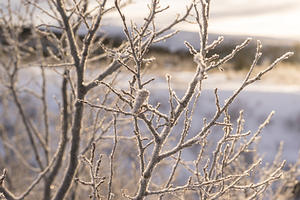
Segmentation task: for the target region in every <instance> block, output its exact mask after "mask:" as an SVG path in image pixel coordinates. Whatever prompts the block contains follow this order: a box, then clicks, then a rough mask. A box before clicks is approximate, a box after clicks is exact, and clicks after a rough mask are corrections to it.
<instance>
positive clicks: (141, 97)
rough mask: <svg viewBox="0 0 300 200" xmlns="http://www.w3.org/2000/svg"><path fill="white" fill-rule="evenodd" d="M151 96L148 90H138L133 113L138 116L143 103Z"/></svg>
mask: <svg viewBox="0 0 300 200" xmlns="http://www.w3.org/2000/svg"><path fill="white" fill-rule="evenodd" d="M149 94H150V92H149V91H148V90H146V89H141V90H138V92H137V94H136V98H135V102H134V105H133V109H132V112H133V113H135V114H137V113H138V112H139V110H140V108H141V107H142V105H143V103H145V102H146V101H148V97H149Z"/></svg>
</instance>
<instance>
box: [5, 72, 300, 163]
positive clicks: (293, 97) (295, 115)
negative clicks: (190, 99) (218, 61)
mask: <svg viewBox="0 0 300 200" xmlns="http://www.w3.org/2000/svg"><path fill="white" fill-rule="evenodd" d="M47 74H48V75H47V76H48V78H49V80H48V89H47V90H48V92H49V93H48V95H47V98H48V100H47V101H48V102H49V109H51V110H52V111H54V112H57V100H55V99H58V100H59V99H60V86H59V84H60V82H61V81H60V76H59V75H57V73H56V72H53V71H52V70H50V71H48V72H47ZM171 74H172V86H173V88H174V90H175V91H176V92H177V93H178V96H179V97H180V96H182V95H183V94H184V91H185V89H186V88H187V86H188V81H189V80H191V79H192V77H193V73H192V72H173V73H171ZM22 75H23V76H22V77H23V78H22V81H21V82H22V83H20V84H21V85H23V84H24V83H26V84H27V85H28V86H30V88H32V89H33V90H36V91H39V88H37V87H38V83H39V82H40V80H39V79H40V72H39V70H35V69H34V68H28V70H23V72H22ZM153 76H154V77H156V79H155V81H154V82H153V83H152V85H151V86H149V88H148V89H149V90H150V91H151V95H150V101H149V102H150V103H151V104H153V105H156V103H157V102H161V104H162V106H161V109H162V111H163V112H165V113H168V90H167V84H166V81H165V78H164V76H163V75H162V74H160V75H154V74H152V75H149V76H147V78H149V77H153ZM126 77H127V78H128V76H127V75H125V76H124V77H123V78H121V79H120V80H121V81H119V84H118V85H120V86H121V87H124V86H125V85H127V84H128V82H127V80H128V79H127V78H126ZM122 80H124V82H123V81H122ZM240 83H241V80H238V79H236V80H234V81H232V80H231V81H229V80H228V79H226V78H224V76H221V75H219V74H210V75H209V78H208V79H207V80H206V81H204V84H203V91H202V93H201V96H200V100H199V103H198V104H197V107H196V111H195V113H194V117H193V123H192V129H191V131H192V133H191V134H194V133H196V132H197V131H199V130H200V129H201V125H202V119H203V118H204V117H205V118H207V120H209V119H211V118H212V116H213V115H214V113H215V98H214V92H213V91H214V88H216V87H217V88H218V89H219V95H220V100H221V104H222V103H223V102H224V100H225V99H226V98H228V97H229V96H231V95H232V93H233V92H234V90H235V89H237V88H238V87H239V84H240ZM299 99H300V88H299V87H296V86H293V87H290V86H284V85H282V86H280V87H277V86H276V85H266V84H264V83H257V84H254V85H252V86H250V87H249V88H247V89H246V90H245V91H243V92H242V93H241V94H240V95H239V97H238V98H237V99H236V100H235V101H234V103H233V104H232V106H231V107H230V109H229V111H230V114H231V117H232V120H233V121H235V120H236V119H237V117H238V114H239V111H240V110H242V109H243V110H244V116H245V121H246V123H245V129H244V130H245V132H246V131H248V130H251V131H252V132H255V131H256V130H257V128H258V127H259V125H260V124H261V123H262V122H263V121H264V120H265V119H266V117H267V116H268V114H269V113H270V112H272V111H273V110H274V111H275V115H274V117H273V118H272V120H271V123H270V124H269V125H268V126H267V127H266V128H265V129H264V130H263V134H262V138H261V143H260V146H259V151H260V153H262V154H264V156H265V158H266V160H267V161H271V160H272V159H273V156H274V155H275V153H276V152H277V150H278V146H279V143H280V141H283V142H284V144H285V145H284V152H283V158H284V159H287V160H288V161H289V162H293V161H295V160H296V159H297V157H298V151H299V150H300V143H299V140H300V106H299ZM30 105H31V106H34V105H33V104H32V103H30ZM0 110H1V109H0ZM220 121H221V119H220ZM179 128H180V127H179ZM220 135H221V133H213V135H212V138H219V137H220Z"/></svg>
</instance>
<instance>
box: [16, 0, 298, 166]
mask: <svg viewBox="0 0 300 200" xmlns="http://www.w3.org/2000/svg"><path fill="white" fill-rule="evenodd" d="M147 2H149V0H147V1H145V0H132V1H131V4H129V5H128V6H126V7H124V8H123V13H124V14H125V16H126V22H127V24H128V25H130V23H131V22H134V23H136V24H137V25H139V24H141V23H143V21H144V18H145V17H146V16H147V11H148V8H147ZM109 3H113V1H109ZM189 3H190V1H189V0H161V8H164V7H166V6H169V8H168V9H167V10H166V11H165V12H162V13H161V14H160V15H159V16H158V17H157V18H156V19H155V22H156V28H157V29H159V28H163V27H164V26H166V25H167V24H169V23H170V22H172V20H174V19H175V17H176V15H177V14H182V13H184V12H185V9H186V5H188V4H189ZM11 4H12V7H13V8H14V9H15V10H16V11H17V10H18V9H19V7H20V1H19V0H12V1H11ZM39 5H40V6H41V7H43V8H45V9H48V5H47V4H46V3H45V2H43V1H41V2H40V4H39ZM93 6H95V4H91V5H90V9H92V8H93ZM210 11H211V12H210V21H209V39H208V40H209V43H210V42H212V41H213V40H215V39H216V38H218V36H224V42H223V43H222V44H221V46H220V47H219V48H217V49H216V52H212V53H219V54H220V55H221V56H225V55H227V54H228V53H230V52H231V51H232V49H233V48H234V47H235V46H236V45H237V44H240V43H241V42H242V41H244V40H245V39H246V38H247V37H252V38H253V40H252V42H251V43H250V45H249V46H248V47H246V48H245V49H244V50H242V51H241V52H240V53H238V55H237V56H236V57H235V58H234V59H232V61H231V62H230V63H229V64H226V65H225V66H223V67H224V69H225V71H224V72H219V71H217V70H216V71H214V72H212V73H211V74H209V78H208V80H207V81H206V82H205V83H204V86H203V87H204V89H205V90H204V93H203V94H204V95H202V97H201V98H203V100H202V101H203V102H205V106H202V107H201V108H202V109H201V111H199V112H197V113H196V114H197V117H196V118H195V121H197V120H201V118H202V117H209V116H211V113H214V109H215V107H214V100H213V99H214V94H213V89H214V88H219V90H220V96H221V99H223V100H224V99H226V98H227V97H229V96H230V95H231V94H232V92H233V91H234V90H235V89H237V88H238V86H239V85H240V83H241V81H242V80H243V77H244V76H245V74H246V73H247V69H249V67H250V65H251V62H252V60H253V58H254V54H255V50H256V40H257V39H259V40H261V41H262V44H263V57H262V59H261V60H260V62H259V66H258V67H257V69H256V70H255V72H258V71H260V70H262V69H264V68H265V67H266V66H267V65H268V64H270V63H272V61H274V60H275V59H276V58H277V57H279V56H281V55H282V54H283V53H285V52H287V51H294V52H295V55H294V56H293V57H292V58H290V59H289V60H288V61H286V62H284V63H282V64H280V66H278V67H277V68H276V69H275V70H274V71H272V72H271V73H270V74H269V75H267V76H266V77H265V78H264V79H263V80H262V81H260V82H259V83H256V84H254V85H252V86H251V87H249V88H247V89H246V91H244V92H243V93H242V95H241V96H240V97H239V98H238V99H237V101H235V103H234V104H233V105H232V107H231V108H230V112H231V114H232V115H233V116H236V115H237V113H239V110H240V109H244V110H245V118H246V128H247V129H249V130H252V131H255V130H256V129H257V128H258V126H259V124H260V123H262V121H263V120H264V119H265V118H266V117H267V115H268V114H269V113H270V112H271V111H272V110H275V111H276V114H275V116H274V118H273V119H272V122H271V124H270V125H268V128H267V129H265V130H264V134H263V137H262V142H261V145H260V151H261V152H262V153H263V154H266V158H267V160H271V159H272V157H273V156H274V154H275V152H276V151H277V150H278V147H279V143H280V141H284V142H285V145H284V154H283V157H284V159H287V160H288V161H290V162H293V161H295V160H296V159H297V157H298V151H299V149H300V143H299V139H300V105H299V100H300V69H299V66H300V56H299V55H300V1H299V0H272V1H270V0H212V1H211V7H210ZM34 19H35V20H36V21H34V23H35V24H36V25H38V24H40V23H52V21H51V19H49V17H47V15H45V14H43V13H42V12H41V11H40V10H38V9H37V10H36V16H35V17H34ZM191 19H192V17H191ZM16 23H18V21H17V19H16ZM176 29H178V30H180V32H179V33H178V34H176V35H175V36H174V37H172V38H170V39H168V40H166V41H163V42H160V43H159V44H157V45H155V46H154V47H153V48H152V50H151V51H150V52H149V56H155V57H156V61H155V62H154V63H153V64H152V65H151V66H150V69H151V70H150V75H149V76H151V74H155V75H156V76H157V77H158V78H157V79H156V80H155V82H154V83H153V84H154V85H153V86H160V87H153V88H151V90H157V91H156V92H158V96H161V94H162V93H165V92H166V90H165V89H166V84H165V79H164V76H165V74H166V73H169V74H171V75H172V77H173V79H172V81H173V84H174V87H175V89H176V90H177V91H182V90H184V89H185V87H184V85H186V84H187V82H188V80H190V78H191V77H192V75H193V71H194V68H195V67H194V66H195V64H194V63H193V58H192V57H191V55H190V54H189V52H188V49H187V48H186V46H185V45H184V41H188V42H190V43H191V44H192V45H193V46H194V47H195V48H196V49H197V48H199V34H198V31H199V27H198V25H197V24H193V23H181V24H179V25H178V26H177V27H176ZM25 33H26V31H24V34H25ZM79 33H80V34H85V33H86V30H85V29H84V28H81V29H80V30H79ZM99 34H100V35H101V34H102V35H106V37H107V38H108V39H109V40H111V41H113V42H112V43H115V44H120V42H121V41H122V40H124V39H125V36H124V33H123V30H122V21H121V19H120V16H119V15H118V14H117V12H110V13H108V14H107V15H106V16H105V18H104V19H103V24H102V28H101V30H100V32H99ZM151 101H155V99H152V100H151ZM198 117H199V118H198ZM267 152H268V153H267Z"/></svg>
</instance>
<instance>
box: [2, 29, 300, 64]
mask: <svg viewBox="0 0 300 200" xmlns="http://www.w3.org/2000/svg"><path fill="white" fill-rule="evenodd" d="M15 29H16V30H18V31H16V32H14V33H10V32H9V31H5V30H3V25H1V24H0V43H1V45H2V46H7V45H8V44H9V43H8V41H7V40H6V38H7V37H6V35H5V34H15V33H18V34H17V35H16V37H18V39H19V41H25V43H26V45H25V46H24V47H23V48H22V50H23V51H26V48H27V47H31V48H36V45H37V37H33V29H32V27H29V26H28V27H15ZM47 32H50V31H47V30H45V29H40V34H37V36H38V38H39V39H40V41H41V44H42V48H43V53H44V56H48V55H49V51H50V50H51V51H52V53H55V54H56V53H58V52H59V51H58V49H57V47H56V46H55V45H53V43H52V42H51V41H50V40H49V39H47V37H46V36H44V35H43V34H41V33H47ZM51 34H52V36H55V37H57V38H58V39H59V38H60V37H61V33H60V32H59V30H51ZM83 37H84V35H80V34H78V35H77V38H78V40H81V41H82V39H83ZM96 40H102V43H103V44H104V45H108V46H110V47H119V46H120V44H121V43H122V41H123V38H121V37H120V36H116V35H114V36H110V35H99V36H98V37H97V38H96ZM232 41H233V42H226V43H224V44H221V45H220V47H219V48H217V49H215V50H213V51H210V52H209V53H208V54H209V55H213V54H219V55H220V56H221V57H223V56H226V55H227V54H229V53H231V51H232V50H233V49H234V48H235V46H236V45H237V44H239V43H240V41H234V40H232ZM274 41H275V39H274ZM150 51H158V52H164V53H170V54H172V53H173V54H174V53H175V54H178V55H180V56H185V57H189V56H191V55H190V53H189V52H188V49H187V48H186V49H181V50H178V51H176V52H170V50H169V49H168V48H166V47H161V46H159V45H156V46H153V47H152V48H151V49H150ZM255 51H256V50H255V42H252V43H251V44H250V45H249V46H247V47H246V48H244V49H243V50H242V51H241V52H239V53H238V56H236V57H235V58H233V59H232V60H231V64H233V66H234V68H235V69H236V70H239V69H243V68H247V67H249V66H250V64H251V62H252V61H253V57H254V55H255ZM287 51H293V52H295V55H294V56H292V57H291V58H289V59H288V60H287V61H285V62H288V63H292V64H299V63H300V43H295V44H294V45H290V44H287V45H284V44H282V43H280V44H278V43H275V42H274V44H272V42H268V43H267V44H264V43H263V56H262V58H261V59H260V61H259V63H258V64H262V63H269V62H272V61H273V60H274V59H276V58H278V57H279V56H281V55H282V54H284V53H285V52H287ZM102 52H103V50H102V48H101V47H99V49H98V51H97V53H102Z"/></svg>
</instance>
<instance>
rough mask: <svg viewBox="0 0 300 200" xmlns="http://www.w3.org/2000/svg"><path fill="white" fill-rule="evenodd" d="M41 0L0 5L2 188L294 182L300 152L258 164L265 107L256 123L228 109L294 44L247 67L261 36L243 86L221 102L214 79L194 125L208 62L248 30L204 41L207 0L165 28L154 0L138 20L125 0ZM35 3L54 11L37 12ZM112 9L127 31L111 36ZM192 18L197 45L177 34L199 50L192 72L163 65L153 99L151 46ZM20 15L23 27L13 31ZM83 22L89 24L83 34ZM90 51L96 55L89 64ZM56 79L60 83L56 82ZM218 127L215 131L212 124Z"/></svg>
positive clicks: (95, 195) (144, 194) (118, 195)
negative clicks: (252, 127) (248, 124)
mask: <svg viewBox="0 0 300 200" xmlns="http://www.w3.org/2000/svg"><path fill="white" fill-rule="evenodd" d="M44 3H47V4H48V6H47V9H45V8H43V7H41V6H40V5H39V4H38V2H37V1H31V0H24V1H21V3H20V4H19V5H17V7H18V6H19V7H18V8H19V9H20V10H22V9H24V10H25V12H24V13H25V15H22V12H21V13H16V12H17V10H18V8H17V9H16V8H13V7H12V5H11V4H10V1H7V2H6V4H5V3H4V4H2V5H1V6H2V7H1V19H0V20H1V21H0V22H1V26H2V29H1V30H2V33H1V34H2V37H3V38H4V40H3V41H5V46H3V48H2V49H1V51H2V52H1V55H2V56H1V83H2V86H1V112H2V116H3V117H2V120H1V123H2V125H1V129H0V133H1V145H2V146H0V147H1V157H0V159H1V168H5V169H4V170H3V175H2V176H1V178H0V193H2V197H3V198H4V197H5V198H6V199H8V200H11V199H13V200H14V199H25V198H27V199H53V200H61V199H87V198H88V197H90V198H92V199H102V198H106V199H135V200H139V199H157V198H159V199H176V198H180V199H228V198H230V199H262V198H264V197H266V198H269V199H278V198H279V197H280V195H282V194H284V193H290V194H293V193H292V192H291V191H294V194H295V195H294V196H296V193H297V191H298V185H299V184H297V182H296V178H297V176H298V175H299V170H298V166H299V161H298V162H297V163H295V164H294V165H291V166H289V169H288V170H287V171H283V168H284V166H285V162H284V161H281V156H280V151H279V154H278V155H277V157H276V158H275V160H274V162H273V163H272V164H270V165H264V166H263V165H262V164H261V161H262V159H261V157H260V156H259V154H258V153H257V152H256V151H255V149H256V143H257V142H258V140H259V136H260V134H261V132H262V130H263V128H264V127H265V126H266V125H267V124H268V123H269V121H270V119H271V117H272V115H273V113H271V114H270V115H269V116H268V117H267V118H266V120H265V122H264V123H263V124H262V125H261V126H260V127H258V129H257V131H256V132H255V133H251V132H245V131H244V130H243V125H244V123H245V121H244V119H243V111H241V112H239V115H238V116H236V117H237V123H236V124H235V125H234V123H233V122H232V121H231V117H230V115H229V114H228V113H229V112H228V109H229V107H230V105H231V103H232V102H233V101H234V100H235V98H236V97H237V95H239V93H240V92H241V91H242V90H243V89H244V88H245V87H247V86H248V85H250V84H252V83H254V82H256V81H257V80H259V79H261V78H262V77H263V76H264V75H265V74H266V73H268V72H269V71H271V70H272V69H273V68H274V67H275V65H276V64H278V63H279V62H281V61H282V60H285V59H287V58H288V57H290V56H291V55H292V53H291V52H288V53H286V54H283V55H282V56H281V57H279V58H278V59H276V60H275V61H274V62H273V63H272V64H271V65H270V66H268V67H267V68H266V69H264V70H263V71H261V72H260V73H258V74H256V75H252V71H253V69H254V67H255V65H256V63H257V62H258V60H259V58H260V56H261V54H262V53H261V47H262V45H261V43H260V41H257V48H256V53H255V57H254V59H253V62H252V65H251V66H250V69H249V72H248V74H247V75H246V77H245V79H244V81H243V82H242V83H241V86H240V87H239V88H237V90H236V91H235V92H234V93H233V94H232V96H230V97H229V98H228V99H227V100H226V101H225V102H220V100H219V96H218V90H217V89H216V90H215V91H214V92H215V105H216V110H215V114H214V115H213V116H212V117H211V118H209V119H203V122H199V121H197V122H196V123H200V124H201V128H200V129H199V130H197V131H196V132H195V131H191V128H192V121H193V116H194V115H193V113H194V111H195V107H197V104H198V103H200V102H198V97H199V96H200V95H201V89H202V88H201V86H202V84H203V83H204V82H205V79H207V78H208V75H209V72H210V71H211V70H212V69H216V68H219V69H220V70H222V65H223V64H224V63H226V62H227V61H229V60H230V59H232V58H233V57H234V56H235V55H236V54H237V53H238V52H239V51H240V50H242V49H243V48H245V47H246V46H247V45H248V44H249V42H250V39H246V40H245V41H244V42H242V43H241V44H239V45H237V46H236V47H234V48H233V49H232V51H231V52H230V53H229V54H227V55H225V56H219V55H217V54H214V55H210V54H209V52H211V51H212V50H214V49H216V48H217V47H218V45H219V44H220V43H222V40H223V38H222V37H220V38H219V39H217V40H216V41H214V42H213V43H211V44H208V42H207V38H208V20H209V6H210V1H209V0H201V1H199V2H198V1H193V2H192V3H191V4H190V5H188V6H187V8H186V13H185V14H183V15H182V16H178V17H177V18H175V19H174V21H172V22H170V24H169V25H167V26H166V27H162V28H157V27H156V24H155V21H154V18H155V16H156V15H157V14H158V13H160V12H163V11H164V10H165V9H167V8H161V7H160V6H159V1H158V0H152V2H151V3H150V5H149V10H148V15H147V16H146V17H145V20H144V23H143V24H142V25H135V24H134V23H131V26H130V28H129V26H128V21H127V20H126V16H124V15H123V12H122V7H123V6H126V3H122V2H120V1H118V0H115V2H114V5H108V1H106V0H104V1H98V4H97V5H96V6H95V5H94V7H93V8H90V6H89V4H90V3H91V2H89V1H88V0H82V1H76V0H73V1H62V0H56V1H54V0H48V1H46V2H44ZM36 10H39V12H40V13H42V15H44V16H48V17H50V18H51V19H52V20H55V21H56V23H55V24H50V23H49V24H48V23H46V24H38V25H36V24H33V23H34V22H35V20H34V18H35V17H36V15H34V12H35V11H36ZM113 10H114V11H115V12H117V13H118V14H119V16H120V18H121V20H122V22H123V29H124V35H125V36H126V41H124V42H122V43H121V44H120V45H119V46H118V47H112V46H111V45H106V43H105V42H103V41H104V38H101V37H98V36H97V32H98V31H99V29H101V26H100V25H101V21H102V19H103V17H104V16H105V15H106V13H109V12H112V11H113ZM188 18H189V20H191V19H192V20H194V21H195V23H196V24H197V25H198V26H199V34H200V36H201V37H200V43H201V47H200V49H199V50H196V49H195V48H194V47H193V46H192V45H191V44H190V43H188V42H186V43H185V44H186V46H187V48H188V49H189V51H190V53H191V55H192V57H193V59H194V62H195V70H194V71H195V72H194V77H193V78H192V80H191V81H190V83H189V84H188V85H187V89H186V90H185V92H184V93H183V94H179V93H177V92H175V90H173V88H172V80H171V77H170V76H169V75H167V76H166V84H167V85H168V90H167V93H168V98H158V102H157V104H155V105H154V104H150V103H149V102H150V101H151V100H152V99H153V98H154V93H155V92H154V90H153V87H154V85H153V80H154V79H155V78H154V79H151V78H150V79H147V77H148V76H147V71H146V70H147V65H148V64H149V63H151V62H153V58H149V57H148V54H147V52H148V50H149V48H150V47H151V45H153V44H154V43H157V42H159V41H162V40H166V39H168V38H169V37H172V36H173V35H174V34H175V33H176V32H174V33H171V34H167V31H170V30H171V29H172V28H173V27H174V26H175V25H177V24H178V23H182V22H185V21H187V19H188ZM25 26H26V27H30V30H31V34H29V36H27V37H26V38H22V40H20V39H19V36H20V35H21V34H22V31H23V28H22V27H25ZM80 27H84V28H85V29H87V32H86V34H85V35H84V36H82V37H83V38H82V37H81V36H80V35H79V34H78V30H79V28H80ZM57 33H59V34H57ZM45 41H47V44H49V45H46V44H45ZM45 48H46V50H47V54H48V56H44V52H45ZM99 53H100V55H99ZM95 60H98V62H97V66H95V64H92V61H95ZM99 60H100V61H99ZM54 85H56V86H57V85H59V87H60V91H59V92H58V91H57V90H55V88H53V87H54ZM151 85H152V86H151ZM53 96H54V98H53ZM162 96H163V93H162ZM148 100H149V101H148ZM160 104H161V105H162V107H160ZM37 108H38V109H37ZM194 120H195V119H194ZM220 132H221V137H220V139H219V141H218V142H217V143H214V141H213V140H212V139H211V138H212V137H211V135H214V134H219V135H220ZM190 149H192V151H193V154H191V152H190V151H189V150H190ZM189 158H191V160H189ZM274 183H275V184H274ZM272 184H273V185H272ZM272 186H273V187H272ZM283 186H284V187H283ZM2 197H1V198H2Z"/></svg>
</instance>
